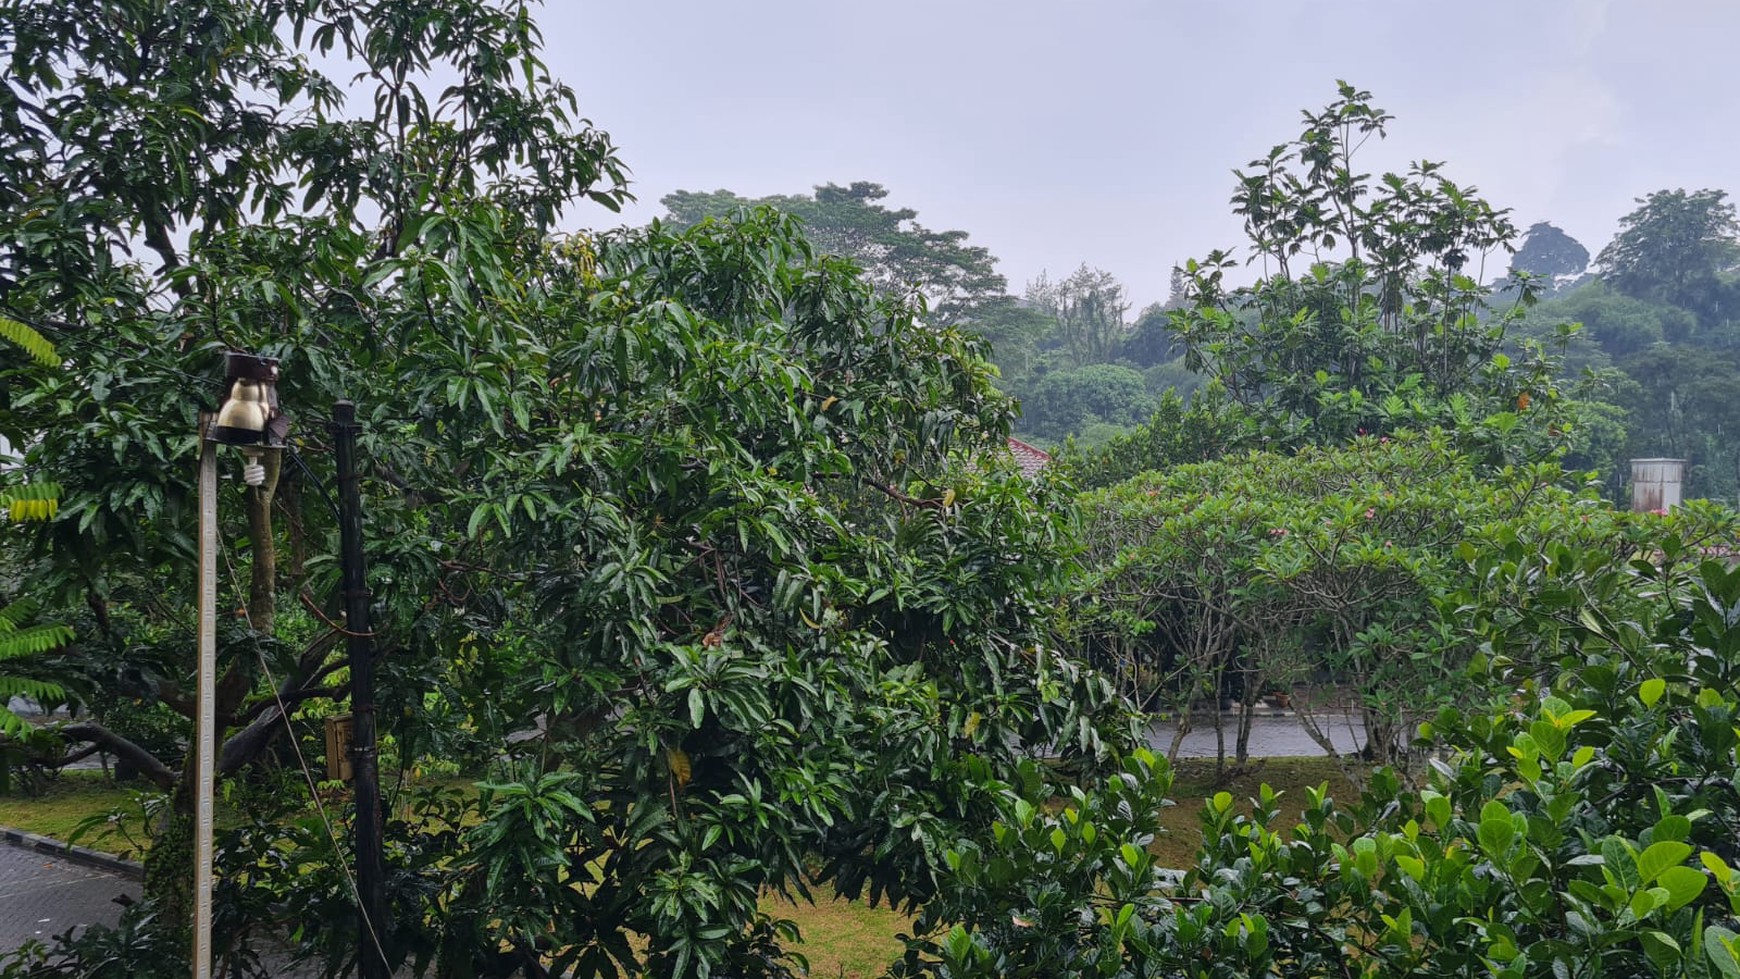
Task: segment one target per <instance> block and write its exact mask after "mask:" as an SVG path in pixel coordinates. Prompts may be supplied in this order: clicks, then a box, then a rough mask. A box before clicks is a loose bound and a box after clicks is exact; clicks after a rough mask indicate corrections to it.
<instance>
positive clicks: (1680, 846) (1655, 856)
mask: <svg viewBox="0 0 1740 979" xmlns="http://www.w3.org/2000/svg"><path fill="white" fill-rule="evenodd" d="M1691 855H1692V848H1691V846H1689V845H1688V844H1685V843H1681V842H1679V841H1678V840H1662V841H1661V842H1659V843H1652V844H1650V846H1649V849H1647V850H1645V851H1643V852H1642V853H1641V854H1639V855H1638V857H1637V876H1638V878H1639V879H1640V880H1641V881H1642V882H1643V883H1645V884H1650V883H1654V881H1655V879H1656V878H1657V877H1659V876H1660V875H1661V873H1662V871H1664V870H1666V869H1667V868H1669V867H1675V866H1678V865H1680V864H1683V863H1685V862H1686V858H1687V857H1689V856H1691ZM1699 876H1700V877H1701V876H1703V875H1702V874H1700V875H1699Z"/></svg>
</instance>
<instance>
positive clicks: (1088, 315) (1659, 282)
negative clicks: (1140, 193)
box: [662, 182, 1740, 504]
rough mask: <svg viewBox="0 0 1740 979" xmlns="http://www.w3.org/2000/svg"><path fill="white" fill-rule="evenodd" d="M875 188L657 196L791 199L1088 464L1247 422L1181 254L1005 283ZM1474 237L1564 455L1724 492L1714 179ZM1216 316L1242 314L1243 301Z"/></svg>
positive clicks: (992, 263) (790, 206)
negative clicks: (1582, 226) (1682, 470)
mask: <svg viewBox="0 0 1740 979" xmlns="http://www.w3.org/2000/svg"><path fill="white" fill-rule="evenodd" d="M888 198H889V191H888V190H887V189H886V188H885V187H883V186H881V185H879V184H875V183H868V182H858V183H852V184H849V185H837V184H826V185H823V186H820V187H817V188H815V190H814V191H813V193H808V194H795V195H780V196H773V197H766V198H745V197H741V196H739V195H736V194H734V193H731V192H730V191H725V190H720V191H714V192H691V191H679V192H677V193H673V194H670V195H668V196H666V197H665V198H664V199H663V201H662V203H663V204H664V205H665V208H666V210H667V211H668V212H669V213H668V217H667V219H666V220H668V221H669V222H671V223H674V224H677V225H683V226H686V225H691V224H695V223H697V222H700V221H702V220H704V219H706V218H708V217H720V216H723V215H726V214H729V213H732V212H734V211H736V210H738V209H740V208H747V207H754V206H758V205H767V206H771V207H774V208H777V209H779V210H781V211H785V212H787V213H790V214H793V215H795V216H797V217H798V218H800V219H801V220H802V221H803V222H804V223H805V225H806V227H807V229H808V232H809V235H810V237H811V239H812V240H813V241H814V242H815V244H816V246H817V248H818V249H819V250H821V251H824V252H827V253H830V254H836V255H841V256H845V257H848V258H851V259H854V260H855V261H857V262H859V263H860V264H862V265H863V266H864V268H865V269H866V271H867V272H868V273H869V275H870V277H871V278H872V279H873V280H874V281H875V282H876V283H877V284H878V286H879V287H880V288H882V289H884V290H886V291H890V292H904V293H909V294H911V295H913V296H915V297H922V299H923V301H924V302H926V303H927V304H928V315H929V316H930V317H931V318H932V319H933V321H936V322H939V323H950V324H957V325H966V326H969V327H970V328H971V329H972V330H974V331H975V332H977V333H979V334H980V335H981V336H983V337H984V338H985V339H986V340H987V341H988V342H989V343H990V345H991V350H992V359H993V360H994V361H995V363H996V364H997V366H998V368H999V370H1000V371H1001V374H1002V378H1001V384H1002V386H1003V388H1004V390H1005V391H1007V392H1008V393H1010V394H1011V395H1013V396H1015V397H1016V398H1018V399H1019V401H1020V403H1021V418H1020V421H1019V422H1018V430H1017V434H1018V435H1019V436H1020V437H1021V438H1024V439H1026V440H1028V441H1031V442H1034V443H1035V444H1038V445H1042V446H1045V447H1047V448H1051V449H1054V450H1063V451H1070V452H1076V453H1087V454H1088V455H1087V457H1089V458H1097V459H1098V460H1099V462H1100V464H1102V465H1103V464H1105V463H1106V462H1107V460H1108V459H1113V458H1114V457H1116V456H1118V455H1119V454H1120V453H1122V454H1123V455H1130V454H1131V449H1132V446H1134V445H1135V444H1137V443H1140V444H1141V445H1142V446H1144V447H1145V448H1144V449H1143V450H1142V451H1141V452H1139V453H1135V454H1136V455H1138V456H1140V462H1141V464H1132V465H1128V466H1124V467H1122V468H1124V469H1136V470H1140V469H1142V468H1152V467H1153V466H1154V465H1164V464H1166V463H1168V462H1185V461H1193V460H1196V459H1200V458H1211V457H1214V456H1216V455H1219V454H1222V453H1224V452H1227V451H1230V450H1232V449H1235V448H1239V447H1241V446H1243V445H1245V444H1247V442H1248V441H1249V440H1248V439H1247V438H1245V437H1244V436H1248V435H1250V434H1251V433H1250V432H1247V431H1242V430H1241V428H1240V426H1239V425H1238V424H1237V423H1236V419H1229V416H1228V413H1227V411H1226V410H1225V409H1226V408H1227V407H1228V399H1227V397H1226V393H1225V391H1224V390H1223V389H1221V388H1220V387H1219V386H1218V385H1217V384H1215V383H1213V376H1212V371H1210V370H1206V369H1204V366H1205V362H1206V361H1210V360H1212V359H1213V357H1212V351H1205V350H1198V351H1196V355H1195V356H1192V352H1191V350H1190V349H1189V347H1190V344H1189V343H1188V342H1187V338H1186V337H1185V336H1183V335H1182V333H1181V329H1182V324H1184V323H1185V322H1187V321H1188V316H1189V313H1190V310H1189V306H1190V305H1191V303H1192V301H1193V299H1192V297H1191V296H1190V295H1189V293H1190V291H1191V290H1190V289H1189V284H1190V275H1189V274H1187V268H1188V267H1189V266H1190V265H1191V263H1187V262H1185V263H1180V267H1178V268H1175V269H1173V270H1172V279H1171V283H1172V288H1171V290H1170V295H1169V296H1168V298H1167V299H1166V301H1164V302H1160V303H1154V304H1151V305H1149V306H1147V307H1145V308H1142V309H1136V308H1135V307H1134V304H1133V303H1132V302H1131V300H1130V299H1129V297H1128V294H1127V292H1126V290H1125V287H1124V285H1123V284H1122V283H1120V282H1118V281H1117V280H1116V279H1115V278H1114V277H1113V276H1112V275H1111V274H1110V273H1107V272H1104V271H1101V270H1099V269H1096V268H1094V267H1092V266H1090V265H1088V264H1085V263H1084V264H1081V265H1079V266H1078V267H1077V268H1076V269H1075V270H1074V271H1073V272H1069V273H1067V274H1060V275H1057V276H1055V277H1054V276H1051V275H1047V274H1042V275H1041V276H1040V277H1039V278H1037V279H1035V280H1033V281H1031V282H1028V283H1026V284H1025V286H1024V287H1023V288H1021V289H1020V290H1019V291H1016V290H1012V289H1011V288H1010V286H1009V283H1008V282H1007V280H1006V279H1005V278H1004V277H1003V276H1002V275H1001V274H999V273H998V272H997V270H996V258H995V256H993V255H992V254H991V253H990V251H989V250H987V249H985V248H983V247H981V246H978V245H975V244H972V243H971V242H970V241H969V235H968V233H967V232H965V231H959V230H950V231H936V230H932V229H930V228H928V227H926V226H924V225H923V224H921V223H920V222H919V220H918V214H917V213H916V212H915V211H913V210H911V209H907V208H898V207H894V206H891V205H890V204H889V203H888V202H887V201H888ZM1494 244H1495V246H1496V247H1495V248H1494V249H1493V252H1494V254H1492V255H1489V256H1487V268H1488V274H1490V271H1491V269H1492V268H1494V267H1495V266H1496V267H1498V268H1502V267H1503V265H1504V261H1503V260H1504V259H1506V258H1508V261H1509V270H1508V274H1506V275H1502V276H1498V277H1495V278H1492V279H1491V280H1490V281H1488V282H1487V283H1485V284H1484V288H1483V289H1481V292H1482V293H1483V302H1482V303H1481V304H1480V305H1479V306H1478V307H1477V308H1475V309H1473V310H1472V311H1471V312H1470V313H1469V315H1470V316H1471V317H1473V318H1474V319H1475V320H1477V321H1479V322H1480V323H1486V324H1492V325H1491V326H1490V329H1493V330H1500V331H1504V334H1503V337H1502V347H1503V349H1505V350H1507V351H1510V352H1511V355H1513V356H1514V355H1520V354H1522V353H1523V352H1524V351H1526V350H1527V349H1529V348H1530V345H1531V341H1532V342H1533V343H1537V344H1539V345H1540V349H1541V350H1542V351H1544V353H1545V355H1546V356H1547V357H1548V358H1550V362H1551V364H1552V366H1553V371H1554V373H1555V375H1556V381H1557V383H1558V385H1559V386H1560V390H1561V392H1562V393H1563V395H1564V396H1565V397H1566V398H1567V399H1568V400H1569V401H1571V402H1572V403H1573V404H1574V405H1575V409H1576V410H1575V417H1576V419H1577V421H1576V424H1575V425H1574V426H1571V427H1572V428H1573V429H1574V430H1573V431H1572V432H1571V433H1570V436H1569V438H1568V440H1567V442H1566V443H1565V451H1566V455H1567V462H1568V464H1569V465H1570V466H1572V467H1574V468H1578V469H1582V470H1587V471H1592V472H1596V473H1598V474H1599V477H1600V479H1601V481H1602V485H1603V486H1604V488H1605V491H1606V492H1607V493H1608V494H1609V495H1610V496H1611V497H1613V498H1615V499H1618V498H1619V497H1620V496H1621V495H1622V494H1623V493H1624V491H1625V484H1626V480H1627V478H1628V469H1627V460H1629V459H1632V458H1639V457H1674V458H1683V459H1686V460H1687V461H1688V463H1689V465H1688V468H1687V481H1686V485H1685V495H1686V497H1687V498H1700V497H1702V498H1709V499H1716V500H1721V501H1725V502H1728V503H1730V504H1732V503H1734V502H1735V501H1736V499H1737V498H1740V440H1737V439H1736V433H1740V224H1737V222H1736V218H1735V208H1734V205H1733V204H1732V203H1731V202H1730V201H1729V199H1728V194H1727V192H1726V191H1723V190H1716V189H1706V190H1697V191H1686V190H1659V191H1656V192H1654V193H1650V194H1648V195H1647V196H1645V197H1642V198H1639V199H1638V200H1637V207H1636V209H1635V210H1633V211H1632V212H1631V213H1630V214H1628V215H1626V216H1624V217H1623V218H1622V219H1621V224H1620V231H1619V233H1618V234H1617V235H1616V236H1615V238H1614V239H1613V240H1612V241H1611V242H1607V243H1606V244H1605V245H1604V246H1603V247H1602V248H1601V249H1600V251H1599V252H1597V253H1594V254H1593V255H1592V254H1591V252H1590V251H1589V249H1588V247H1586V246H1585V245H1584V244H1583V243H1581V242H1578V241H1577V240H1576V239H1574V238H1572V237H1571V236H1569V235H1567V234H1566V233H1565V232H1564V231H1562V230H1561V229H1559V228H1558V227H1556V226H1555V225H1553V224H1551V223H1549V222H1540V223H1537V224H1534V225H1533V226H1531V227H1529V228H1527V229H1526V230H1524V231H1521V232H1520V233H1519V234H1516V235H1515V237H1514V239H1512V240H1499V241H1496V242H1495V243H1494ZM1473 264H1474V263H1473V262H1470V265H1473ZM1197 271H1198V274H1199V273H1200V269H1198V270H1197ZM1465 274H1469V275H1473V274H1478V273H1476V272H1475V271H1474V270H1472V269H1470V270H1466V271H1465ZM1234 277H1236V273H1234ZM1232 314H1233V315H1234V317H1235V318H1239V319H1240V321H1241V322H1244V323H1246V325H1247V328H1248V329H1251V330H1256V329H1258V325H1257V319H1258V317H1257V316H1256V315H1255V314H1254V313H1252V314H1250V315H1249V316H1244V317H1242V318H1240V311H1239V310H1237V309H1236V308H1235V309H1233V310H1232ZM1181 317H1182V318H1181ZM1574 324H1580V326H1574ZM1325 360H1326V361H1331V362H1328V363H1325V365H1324V369H1325V370H1328V371H1331V372H1333V371H1334V370H1335V369H1336V366H1335V364H1334V363H1333V362H1332V361H1333V358H1329V357H1326V358H1325ZM1521 397H1522V403H1523V404H1524V406H1526V403H1527V398H1528V395H1527V393H1526V392H1525V393H1524V394H1523V395H1522V396H1521ZM1232 407H1236V406H1232ZM1157 445H1158V446H1160V448H1158V449H1156V448H1155V446H1157ZM1096 453H1097V456H1096V455H1095V454H1096ZM1108 453H1109V455H1108ZM1112 469H1113V470H1119V471H1121V470H1120V467H1119V466H1118V464H1117V463H1116V462H1115V461H1113V462H1112Z"/></svg>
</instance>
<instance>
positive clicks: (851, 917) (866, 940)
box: [0, 758, 1353, 979]
mask: <svg viewBox="0 0 1740 979" xmlns="http://www.w3.org/2000/svg"><path fill="white" fill-rule="evenodd" d="M1174 774H1175V779H1174V781H1173V786H1172V798H1173V800H1174V802H1175V803H1176V805H1174V806H1172V807H1171V808H1169V809H1167V810H1166V811H1165V812H1164V813H1162V814H1161V821H1162V822H1163V823H1164V824H1165V826H1166V829H1167V834H1166V835H1165V836H1163V837H1161V838H1160V839H1159V840H1156V841H1155V843H1154V846H1153V848H1152V849H1153V850H1154V852H1155V853H1156V854H1157V855H1158V856H1159V857H1160V863H1161V865H1163V866H1169V867H1186V866H1189V865H1190V864H1191V863H1194V862H1195V852H1196V849H1197V847H1198V846H1199V845H1200V844H1201V842H1202V829H1201V825H1200V823H1199V821H1198V816H1199V814H1200V812H1201V810H1202V804H1203V801H1204V800H1205V799H1208V798H1210V797H1211V796H1213V795H1214V794H1215V793H1216V792H1220V791H1226V792H1231V793H1232V795H1233V798H1235V799H1237V800H1238V801H1239V803H1240V805H1242V806H1245V807H1246V808H1247V810H1248V806H1249V802H1248V800H1249V799H1250V798H1251V797H1252V796H1255V795H1256V794H1257V787H1258V786H1259V785H1261V784H1263V783H1265V782H1266V783H1268V784H1269V785H1270V786H1271V787H1273V788H1275V789H1276V790H1278V791H1280V792H1281V793H1282V796H1281V806H1282V821H1281V825H1283V826H1289V825H1292V824H1293V823H1294V822H1297V821H1298V817H1299V813H1300V810H1301V809H1302V808H1303V806H1304V804H1305V788H1306V787H1307V786H1313V785H1318V784H1320V783H1323V782H1328V783H1329V784H1330V789H1331V790H1332V792H1333V794H1334V795H1335V796H1336V797H1337V798H1351V797H1352V796H1353V786H1352V785H1350V784H1349V783H1348V781H1347V779H1346V778H1345V777H1344V776H1343V775H1342V774H1341V772H1340V771H1339V770H1337V769H1336V767H1335V765H1334V764H1333V763H1332V762H1330V761H1329V760H1328V759H1326V758H1271V759H1267V760H1265V761H1262V762H1259V763H1257V764H1256V765H1254V766H1253V767H1252V768H1251V770H1249V771H1246V772H1243V773H1241V774H1239V775H1237V776H1235V777H1232V778H1230V779H1218V778H1216V776H1215V773H1214V762H1213V761H1212V760H1194V759H1191V760H1184V761H1180V762H1179V763H1178V766H1177V768H1176V770H1175V772H1174ZM132 796H133V790H130V789H128V788H126V787H124V786H119V785H116V784H115V783H113V782H111V781H109V780H108V779H107V778H105V777H104V776H103V774H102V773H101V772H70V773H66V774H64V775H62V776H61V777H59V778H57V779H56V780H55V781H54V782H53V783H51V784H50V786H49V788H48V790H47V791H46V792H44V793H43V794H41V795H37V796H20V795H0V825H5V826H11V827H14V828H16V829H22V830H26V831H28V832H32V833H40V834H42V835H44V836H51V837H54V838H55V839H60V840H65V839H69V838H70V837H71V836H72V834H73V832H74V830H75V829H76V828H77V827H78V825H79V824H80V823H81V822H83V821H85V820H86V819H88V818H89V817H91V816H93V815H97V814H101V813H106V812H109V811H110V810H112V809H114V808H116V807H118V806H120V807H127V808H131V809H133V810H135V811H136V810H137V806H133V805H131V799H132ZM221 815H222V814H221V813H220V818H221ZM136 835H137V834H135V837H136ZM78 842H79V843H81V844H82V845H84V846H88V847H91V848H92V849H96V850H103V851H105V852H109V853H115V854H118V855H121V856H126V857H130V858H133V859H138V857H139V854H138V853H137V852H135V850H134V845H133V843H132V842H131V841H130V840H129V838H128V836H127V835H125V834H124V833H122V832H119V831H116V830H109V831H106V832H105V831H104V830H101V829H99V830H96V831H94V832H87V833H86V834H85V835H84V836H82V837H81V838H80V839H79V840H78ZM815 897H816V902H815V903H814V904H813V905H812V904H809V903H807V902H803V901H798V902H796V903H793V902H788V901H786V900H784V899H782V898H779V897H773V896H770V897H768V898H765V899H763V902H762V908H763V910H765V911H766V912H767V913H769V914H771V915H774V916H775V917H780V918H790V919H791V920H793V921H795V922H797V924H798V927H799V929H801V931H802V933H803V937H804V943H803V945H802V946H801V947H800V948H798V949H797V951H800V952H802V953H803V954H804V955H805V956H806V957H807V958H808V959H809V962H810V974H811V975H812V976H815V977H817V979H822V977H827V979H839V977H847V979H851V977H866V979H867V977H871V976H877V975H880V974H881V973H882V971H883V969H885V968H887V966H888V963H889V962H891V961H893V960H894V959H895V958H896V957H898V956H899V955H900V953H901V944H900V941H899V940H898V939H897V938H895V936H896V935H897V934H899V933H901V932H910V930H911V927H912V921H911V919H909V918H907V917H906V916H905V915H902V914H900V913H898V912H895V911H893V910H890V909H889V908H887V907H876V908H872V907H870V906H868V905H867V904H865V903H863V902H862V901H846V900H842V899H839V898H836V897H835V896H834V893H833V891H832V890H831V889H829V888H817V889H816V890H815Z"/></svg>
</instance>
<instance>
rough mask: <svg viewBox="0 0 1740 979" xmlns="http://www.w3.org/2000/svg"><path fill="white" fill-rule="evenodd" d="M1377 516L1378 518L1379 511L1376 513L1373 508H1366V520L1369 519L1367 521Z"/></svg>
mask: <svg viewBox="0 0 1740 979" xmlns="http://www.w3.org/2000/svg"><path fill="white" fill-rule="evenodd" d="M1375 516H1377V511H1376V510H1373V509H1372V508H1371V507H1366V508H1365V518H1366V519H1367V520H1370V519H1371V518H1373V517H1375Z"/></svg>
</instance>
